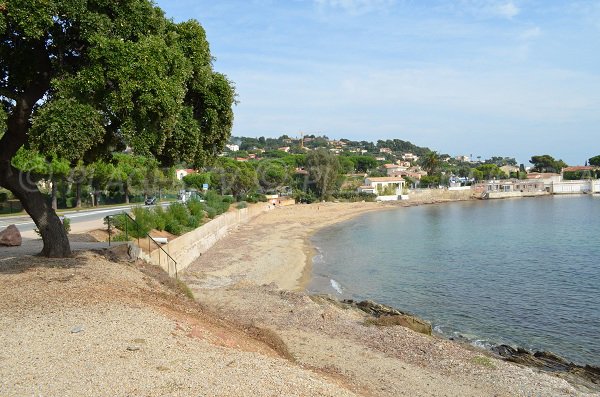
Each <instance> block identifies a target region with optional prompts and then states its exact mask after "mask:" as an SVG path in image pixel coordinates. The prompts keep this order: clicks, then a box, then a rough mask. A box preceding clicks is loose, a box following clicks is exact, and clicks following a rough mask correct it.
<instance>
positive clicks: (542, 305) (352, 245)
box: [308, 195, 600, 366]
mask: <svg viewBox="0 0 600 397" xmlns="http://www.w3.org/2000/svg"><path fill="white" fill-rule="evenodd" d="M312 243H313V245H314V247H315V248H316V255H315V257H314V260H313V274H312V280H311V282H310V283H309V286H308V291H309V292H311V293H327V294H331V295H333V296H335V297H337V298H339V299H359V300H363V299H371V300H374V301H377V302H380V303H384V304H387V305H390V306H393V307H396V308H398V309H400V310H402V311H406V312H409V313H412V314H415V315H417V316H419V317H421V318H423V319H425V320H428V321H430V322H431V323H432V325H433V327H434V331H435V332H436V333H438V334H441V335H443V336H445V337H448V338H453V339H461V340H464V341H467V343H471V344H473V345H475V346H479V347H482V348H488V349H489V348H491V347H493V346H494V345H497V344H507V345H511V346H513V347H523V348H525V349H527V350H530V351H538V350H539V351H551V352H553V353H555V354H558V355H559V356H561V357H563V358H566V359H567V360H570V361H572V362H575V363H578V364H582V365H583V364H589V365H594V366H600V196H598V195H581V196H579V195H578V196H550V197H538V198H525V199H507V200H478V201H468V202H455V203H444V204H433V205H423V206H416V207H407V208H401V207H399V208H397V209H392V210H382V211H377V212H370V213H366V214H363V215H361V216H359V217H357V218H354V219H352V220H350V221H346V222H343V223H339V224H336V225H333V226H331V227H328V228H326V229H322V230H320V231H319V232H318V233H316V234H315V235H314V236H313V237H312Z"/></svg>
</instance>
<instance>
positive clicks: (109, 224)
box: [104, 211, 178, 278]
mask: <svg viewBox="0 0 600 397" xmlns="http://www.w3.org/2000/svg"><path fill="white" fill-rule="evenodd" d="M123 215H125V216H126V217H127V218H128V219H129V220H131V221H132V222H133V223H134V224H135V226H136V230H137V233H136V235H137V236H138V237H137V242H138V247H140V249H142V246H141V245H140V237H139V236H140V233H139V230H140V224H139V223H137V222H136V221H135V219H134V218H132V217H131V215H129V214H128V213H127V212H125V211H123ZM111 218H114V215H108V216H106V217H105V218H104V219H105V220H106V224H107V228H108V245H109V246H110V244H111V233H112V228H111V226H112V225H111ZM128 224H129V222H125V230H124V232H125V238H126V239H127V241H129V230H128V228H129V227H128ZM145 235H146V237H147V238H148V255H151V254H152V243H154V244H155V245H156V246H157V247H158V248H159V249H160V250H161V251H162V252H163V253H164V254H165V255H166V256H167V271H168V273H169V274H171V262H170V261H169V260H171V261H173V266H174V269H175V278H178V274H177V261H176V260H175V259H173V257H172V256H171V255H169V253H168V252H167V251H165V250H164V248H163V247H162V246H161V244H160V243H159V242H158V241H156V240H155V239H154V238H153V237H152V236H151V235H150V234H148V233H145ZM160 257H161V255H160V253H159V255H158V265H159V266H161V263H160V261H161V259H160ZM161 267H162V266H161Z"/></svg>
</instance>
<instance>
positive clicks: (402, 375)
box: [183, 202, 599, 396]
mask: <svg viewBox="0 0 600 397" xmlns="http://www.w3.org/2000/svg"><path fill="white" fill-rule="evenodd" d="M415 204H419V203H402V202H400V203H393V204H389V203H385V204H382V203H320V204H311V205H295V206H290V207H283V208H277V209H275V210H273V211H270V212H268V213H265V214H262V215H260V216H258V217H256V218H254V219H252V220H251V221H250V222H249V223H247V224H245V225H242V226H239V227H238V228H237V229H236V230H234V231H233V232H232V233H230V235H229V236H227V237H226V238H224V239H223V240H221V241H219V242H218V243H217V244H216V245H215V246H214V247H213V248H211V249H210V250H209V251H208V252H206V253H205V254H204V255H202V256H201V257H200V258H199V259H198V260H197V261H196V262H195V263H193V264H192V265H191V266H190V267H189V268H188V269H187V270H186V271H185V272H184V274H183V280H184V281H185V282H186V283H187V284H188V285H189V287H190V288H191V289H192V291H193V292H194V295H195V297H196V299H197V300H198V301H199V302H202V303H203V304H206V305H207V306H208V307H211V308H212V309H213V310H215V311H216V313H217V315H219V316H221V317H222V318H225V319H227V320H229V321H232V322H236V323H238V324H242V325H243V324H249V325H253V326H256V327H258V328H260V329H264V330H268V331H269V332H272V333H274V334H276V335H278V336H279V337H280V338H281V339H282V342H283V343H284V344H285V347H286V349H287V350H288V351H289V353H290V354H291V356H292V357H293V360H294V362H296V363H297V364H299V365H300V366H301V367H303V368H310V369H311V370H313V371H315V372H316V373H319V374H321V375H322V376H324V377H325V378H326V379H330V380H331V379H335V380H337V381H338V382H342V384H343V385H345V387H346V388H347V389H348V390H350V391H351V392H353V393H357V394H359V395H369V396H400V395H406V396H533V395H535V396H537V395H539V396H573V395H599V394H596V393H594V392H592V391H590V390H589V389H586V388H582V387H581V386H579V387H577V388H575V387H574V386H573V385H571V384H569V383H568V382H567V381H565V380H564V379H560V378H558V377H556V376H552V375H549V374H548V373H540V372H538V371H535V370H533V369H531V368H526V367H522V366H518V365H515V364H511V363H507V362H505V361H501V360H499V359H497V358H495V357H493V356H491V355H490V354H489V353H487V352H485V351H481V350H477V349H475V348H472V347H470V346H465V345H461V344H459V343H457V342H453V341H448V340H444V339H442V338H439V337H435V336H427V335H423V334H418V333H416V332H413V331H411V330H408V329H406V328H403V327H400V326H392V327H377V326H368V325H366V323H365V320H366V315H365V314H364V313H362V312H358V311H355V310H349V309H345V308H342V307H338V306H336V305H334V304H331V303H327V302H324V301H323V300H319V299H315V298H311V297H310V296H309V295H308V294H307V293H306V292H304V291H303V288H304V287H305V285H306V283H307V281H308V280H309V279H310V262H311V260H312V256H313V251H312V247H311V246H310V242H309V240H308V239H309V237H310V236H311V235H312V234H313V233H314V232H315V231H317V230H319V229H320V228H323V227H326V226H329V225H332V224H334V223H337V222H341V221H344V220H348V219H351V218H352V217H355V216H357V215H358V214H362V213H365V212H368V211H375V210H394V209H396V210H401V208H400V207H402V206H406V205H415ZM434 205H438V204H434ZM399 309H402V308H399Z"/></svg>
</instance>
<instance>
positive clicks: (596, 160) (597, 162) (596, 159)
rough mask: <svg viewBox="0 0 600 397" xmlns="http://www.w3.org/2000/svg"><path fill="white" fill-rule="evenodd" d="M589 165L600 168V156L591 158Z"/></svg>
mask: <svg viewBox="0 0 600 397" xmlns="http://www.w3.org/2000/svg"><path fill="white" fill-rule="evenodd" d="M589 164H590V165H593V166H596V167H600V155H598V156H594V157H592V158H590V159H589Z"/></svg>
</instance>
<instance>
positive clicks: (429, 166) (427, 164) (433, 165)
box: [421, 151, 440, 175]
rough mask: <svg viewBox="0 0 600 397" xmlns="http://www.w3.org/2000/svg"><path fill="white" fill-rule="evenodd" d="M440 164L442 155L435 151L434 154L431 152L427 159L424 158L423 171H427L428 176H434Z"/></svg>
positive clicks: (426, 156)
mask: <svg viewBox="0 0 600 397" xmlns="http://www.w3.org/2000/svg"><path fill="white" fill-rule="evenodd" d="M439 163H440V155H439V154H438V152H436V151H433V152H429V153H427V154H426V155H425V157H424V158H423V163H422V164H421V167H423V169H424V170H425V171H427V175H433V174H435V171H436V169H437V168H438V165H439Z"/></svg>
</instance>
